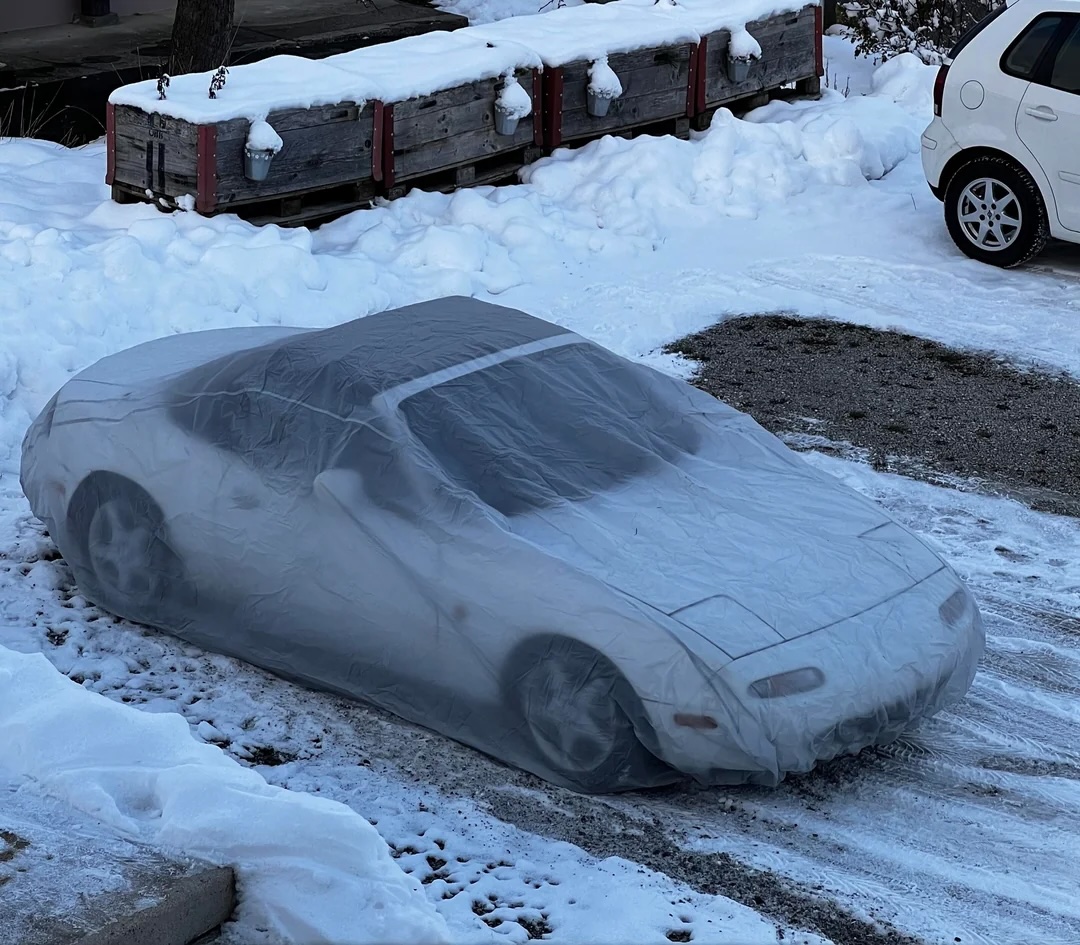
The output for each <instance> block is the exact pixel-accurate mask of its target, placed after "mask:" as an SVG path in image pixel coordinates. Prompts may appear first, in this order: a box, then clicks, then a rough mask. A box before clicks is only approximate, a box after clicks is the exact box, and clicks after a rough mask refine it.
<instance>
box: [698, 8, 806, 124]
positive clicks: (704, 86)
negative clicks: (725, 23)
mask: <svg viewBox="0 0 1080 945" xmlns="http://www.w3.org/2000/svg"><path fill="white" fill-rule="evenodd" d="M822 66H823V63H822V57H821V7H820V6H819V5H817V4H807V5H805V6H803V7H802V8H801V9H796V10H790V11H784V12H779V13H774V14H773V15H771V16H769V17H765V18H762V19H759V20H753V21H750V22H748V23H746V24H745V25H744V26H743V27H741V28H724V29H719V30H713V31H711V32H705V33H703V34H702V37H701V42H700V43H699V45H698V92H697V95H698V101H697V107H696V110H697V112H698V114H703V113H706V112H710V111H713V110H715V109H716V108H718V107H720V106H722V105H725V104H728V103H729V102H732V101H738V100H739V99H744V98H746V97H747V96H750V95H753V94H754V93H756V92H767V91H770V90H772V89H779V88H782V87H783V86H785V85H789V84H792V83H795V84H803V86H804V88H803V91H814V90H815V89H814V88H813V87H812V86H813V85H815V84H816V82H817V79H818V77H819V76H821V74H822V72H823V68H822Z"/></svg>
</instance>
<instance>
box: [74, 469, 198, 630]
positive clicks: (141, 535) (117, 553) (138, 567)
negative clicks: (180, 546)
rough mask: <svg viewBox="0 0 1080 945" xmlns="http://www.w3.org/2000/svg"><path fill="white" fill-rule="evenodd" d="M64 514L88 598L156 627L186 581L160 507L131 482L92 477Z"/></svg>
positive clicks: (77, 572) (105, 475) (107, 476)
mask: <svg viewBox="0 0 1080 945" xmlns="http://www.w3.org/2000/svg"><path fill="white" fill-rule="evenodd" d="M68 515H69V523H70V527H71V528H72V530H73V532H74V535H75V537H76V539H77V541H78V543H79V550H80V552H81V555H80V559H81V560H79V561H73V562H71V564H72V568H73V570H74V571H75V578H76V580H77V581H78V582H79V584H80V585H82V586H83V589H84V591H85V593H86V595H87V597H89V598H90V599H91V600H93V601H94V602H95V603H96V604H98V605H100V606H101V607H104V608H105V609H106V610H109V611H110V612H112V613H114V614H117V615H119V616H121V617H127V618H128V619H130V620H137V621H139V622H142V623H149V624H157V623H159V622H160V621H161V620H162V619H163V616H164V615H166V614H167V612H168V609H169V606H170V602H173V601H178V600H179V599H180V598H181V595H182V593H183V592H184V589H185V586H186V582H185V579H184V569H183V566H182V564H181V562H180V559H179V557H178V556H177V555H176V553H175V552H173V550H172V549H171V548H170V547H169V545H168V542H167V537H166V536H167V529H166V526H165V522H164V516H163V515H162V512H161V509H160V507H159V506H158V504H157V503H156V502H155V501H154V500H153V499H152V498H151V497H150V496H149V495H148V494H147V492H146V491H145V490H144V489H142V488H141V487H139V486H138V485H136V484H135V483H133V482H131V481H130V480H128V479H126V478H124V477H122V476H117V475H115V474H112V473H96V474H94V475H91V476H89V477H87V478H86V479H85V480H84V481H83V483H82V484H81V485H80V486H79V488H78V489H77V490H76V493H75V495H74V497H73V498H72V501H71V504H70V506H69V513H68Z"/></svg>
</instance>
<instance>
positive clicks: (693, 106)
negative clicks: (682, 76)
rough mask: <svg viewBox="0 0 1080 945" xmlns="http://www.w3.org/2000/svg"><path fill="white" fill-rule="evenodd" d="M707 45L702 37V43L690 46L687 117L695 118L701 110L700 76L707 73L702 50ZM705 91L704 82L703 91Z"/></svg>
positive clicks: (687, 78)
mask: <svg viewBox="0 0 1080 945" xmlns="http://www.w3.org/2000/svg"><path fill="white" fill-rule="evenodd" d="M704 46H705V37H704V36H702V37H701V42H700V43H695V44H694V45H693V46H691V47H690V63H689V68H688V71H687V76H686V117H687V118H693V117H694V116H695V115H696V114H697V113H698V112H699V111H701V101H700V99H701V94H700V93H699V90H698V84H699V82H698V76H699V74H700V75H701V76H704V75H705V63H704V62H703V61H702V56H701V52H702V49H703V48H704ZM703 91H704V83H702V89H701V92H703Z"/></svg>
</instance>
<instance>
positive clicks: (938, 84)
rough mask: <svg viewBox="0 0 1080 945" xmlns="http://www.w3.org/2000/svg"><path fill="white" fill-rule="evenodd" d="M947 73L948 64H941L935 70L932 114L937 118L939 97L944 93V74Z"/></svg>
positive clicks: (939, 103)
mask: <svg viewBox="0 0 1080 945" xmlns="http://www.w3.org/2000/svg"><path fill="white" fill-rule="evenodd" d="M948 74H949V67H948V65H945V64H942V66H941V67H940V68H939V69H938V71H937V78H936V79H934V115H935V116H936V117H938V118H940V117H941V99H942V98H943V97H944V95H945V76H947V75H948Z"/></svg>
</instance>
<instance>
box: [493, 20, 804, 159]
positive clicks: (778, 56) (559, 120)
mask: <svg viewBox="0 0 1080 945" xmlns="http://www.w3.org/2000/svg"><path fill="white" fill-rule="evenodd" d="M804 4H805V0H676V2H674V3H672V2H671V0H659V2H656V0H618V2H615V3H610V4H605V5H603V6H597V5H586V6H582V7H568V8H563V9H559V10H555V11H552V12H551V13H548V14H545V15H544V16H542V17H515V18H509V19H504V20H501V21H499V22H497V23H492V24H488V25H485V26H481V27H475V28H473V30H474V31H475V32H476V34H477V35H478V36H482V37H484V38H486V39H489V40H492V41H495V42H503V41H510V40H520V41H521V42H525V43H527V44H528V45H529V46H530V48H532V49H535V50H536V52H537V53H538V55H539V56H540V59H541V60H542V62H543V64H544V80H543V86H544V88H543V111H544V126H545V144H546V145H547V147H548V148H549V149H550V148H554V147H558V146H559V145H561V144H563V143H564V142H572V141H575V140H582V139H588V138H593V137H596V136H598V135H601V134H604V133H610V132H621V131H624V130H629V129H634V128H641V127H643V126H664V127H668V128H669V129H672V130H676V131H678V130H681V129H683V128H688V127H689V122H688V121H687V119H689V118H692V117H694V116H696V115H697V114H699V112H700V111H702V110H703V109H704V108H705V103H706V100H708V101H709V102H710V103H711V104H712V105H713V107H715V103H717V102H719V101H722V102H725V103H727V102H734V101H736V100H738V99H740V98H744V97H746V96H747V95H748V94H752V93H753V92H754V91H759V90H762V89H773V88H780V87H781V86H782V85H784V84H786V83H788V82H792V81H797V80H800V79H803V78H805V77H807V76H809V75H811V74H816V73H814V72H813V68H814V67H813V61H814V49H815V45H814V37H813V36H812V35H811V34H809V33H806V34H805V35H804V34H803V33H802V32H796V33H789V32H788V31H786V28H785V27H783V25H782V24H784V23H786V22H787V21H788V20H790V19H791V18H792V17H795V18H796V20H797V21H798V22H800V23H801V22H802V21H803V20H805V19H806V18H807V17H809V19H810V20H811V21H812V20H813V16H814V14H813V10H814V9H815V7H814V6H813V5H811V6H805V7H804ZM800 8H803V12H802V13H799V12H798V11H799V10H800ZM755 17H756V18H757V19H756V20H755V19H754V18H755ZM758 32H760V33H761V34H762V38H763V40H764V45H762V44H761V43H759V42H758V41H757V40H756V39H755V36H756V34H757V33H758ZM710 40H711V46H712V51H713V53H712V56H711V58H708V59H706V58H705V51H706V49H707V48H709V42H710ZM800 44H801V45H800ZM729 52H733V53H735V54H736V56H737V58H738V59H740V67H741V68H744V69H746V70H747V71H749V72H750V73H751V74H750V75H749V76H736V77H735V78H736V79H737V80H738V81H731V80H729V78H728V76H729V71H730V70H729V69H728V62H727V57H728V53H729ZM796 54H797V55H796ZM807 63H809V64H810V65H809V66H807V65H806V64H807ZM718 68H720V69H721V71H719V72H718ZM808 70H809V71H808ZM774 80H775V81H774Z"/></svg>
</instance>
